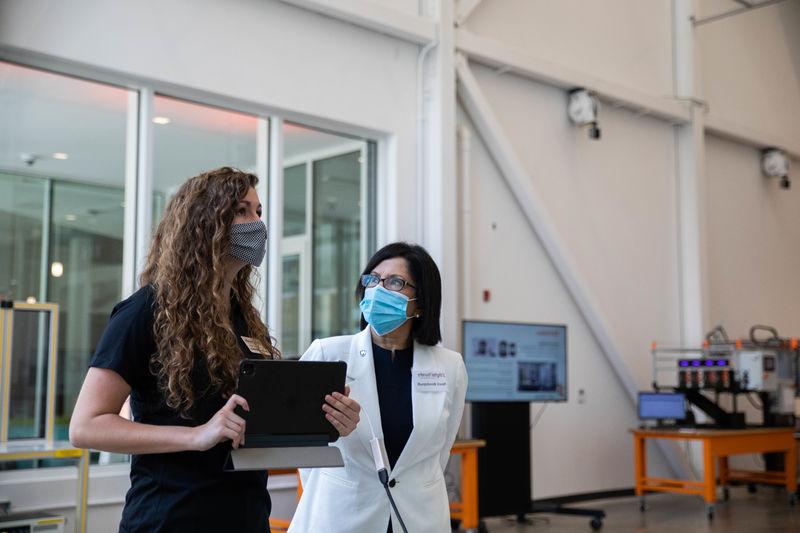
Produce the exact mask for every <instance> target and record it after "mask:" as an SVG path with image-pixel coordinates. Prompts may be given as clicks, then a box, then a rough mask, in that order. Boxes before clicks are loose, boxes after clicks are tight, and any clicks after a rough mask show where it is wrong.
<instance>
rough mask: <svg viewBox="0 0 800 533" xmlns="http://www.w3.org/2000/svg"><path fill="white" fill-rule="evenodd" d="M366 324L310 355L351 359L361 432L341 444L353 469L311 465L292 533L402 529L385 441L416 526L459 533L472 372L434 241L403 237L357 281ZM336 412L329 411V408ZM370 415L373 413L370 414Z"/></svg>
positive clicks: (419, 531) (409, 519) (321, 343)
mask: <svg viewBox="0 0 800 533" xmlns="http://www.w3.org/2000/svg"><path fill="white" fill-rule="evenodd" d="M356 297H357V298H358V300H359V301H360V304H359V306H360V308H361V311H362V317H361V325H362V327H363V328H364V329H363V331H361V332H360V333H357V334H355V335H347V336H342V337H332V338H328V339H318V340H316V341H314V342H313V343H312V345H311V346H310V347H309V349H308V351H306V353H305V354H304V355H303V357H302V359H303V360H304V361H345V362H346V363H347V384H348V385H349V387H350V398H352V399H353V400H355V401H357V402H358V403H359V404H360V405H361V413H362V415H363V416H361V421H360V422H359V424H358V426H357V427H356V430H355V431H354V432H353V433H351V434H350V435H348V436H347V437H342V438H340V439H339V440H338V441H336V443H334V445H335V446H337V447H338V448H339V449H340V450H341V452H342V457H343V458H344V467H341V468H318V469H312V470H301V478H302V482H303V496H302V498H301V500H300V503H299V504H298V507H297V511H296V512H295V515H294V518H293V519H292V523H291V527H290V528H289V531H290V532H291V533H339V532H341V533H345V532H346V533H383V532H385V531H390V532H393V533H402V528H401V525H400V522H399V521H398V519H397V516H396V515H395V513H394V512H393V511H392V510H391V506H390V503H389V499H388V496H387V494H386V490H385V488H384V486H383V485H382V484H381V482H380V480H379V479H378V474H377V471H376V467H375V461H374V460H373V454H372V452H371V446H370V441H371V440H372V439H373V437H377V438H379V439H382V440H383V442H384V444H385V447H386V452H387V456H388V460H389V463H390V465H389V466H390V468H389V469H388V470H389V475H388V477H389V483H388V486H389V487H390V489H389V490H390V492H391V494H392V496H393V498H394V501H395V503H396V505H397V509H398V511H399V513H400V515H401V516H402V519H403V522H404V523H405V525H406V527H407V529H408V531H409V533H428V532H429V533H442V532H448V531H450V511H449V503H448V498H447V490H446V487H445V480H444V469H445V466H446V465H447V460H448V458H449V456H450V448H451V447H452V445H453V441H454V440H455V437H456V432H457V431H458V426H459V424H460V422H461V415H462V413H463V410H464V396H465V394H466V388H467V373H466V369H465V367H464V362H463V360H462V358H461V355H460V354H458V353H456V352H453V351H451V350H448V349H446V348H443V347H441V346H437V344H438V343H439V342H440V341H441V333H440V329H439V314H440V309H441V277H440V275H439V269H438V268H437V267H436V263H435V262H434V261H433V259H432V258H431V257H430V255H429V254H428V253H427V252H426V251H425V249H424V248H422V247H420V246H416V245H410V244H406V243H393V244H389V245H387V246H385V247H384V248H382V249H381V250H379V251H378V252H377V253H376V254H375V255H374V256H373V257H372V258H371V259H370V260H369V262H368V263H367V265H366V267H365V268H364V271H363V274H362V276H361V279H360V280H359V283H358V285H357V288H356ZM324 409H326V410H329V408H327V407H324ZM365 419H366V420H365Z"/></svg>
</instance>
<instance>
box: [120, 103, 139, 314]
mask: <svg viewBox="0 0 800 533" xmlns="http://www.w3.org/2000/svg"><path fill="white" fill-rule="evenodd" d="M125 131H126V138H125V209H124V213H125V214H124V223H123V238H122V287H121V291H122V292H121V294H120V299H125V298H127V297H128V296H130V295H131V294H133V292H134V291H135V290H136V246H137V243H136V204H137V202H136V188H137V182H138V180H137V170H136V169H137V166H138V163H137V158H138V153H139V91H137V90H136V89H128V118H127V123H126V130H125Z"/></svg>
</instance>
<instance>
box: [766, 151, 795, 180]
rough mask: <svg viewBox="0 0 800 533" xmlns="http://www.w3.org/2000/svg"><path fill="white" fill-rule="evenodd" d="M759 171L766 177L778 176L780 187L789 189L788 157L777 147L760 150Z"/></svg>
mask: <svg viewBox="0 0 800 533" xmlns="http://www.w3.org/2000/svg"><path fill="white" fill-rule="evenodd" d="M761 171H762V172H763V173H764V175H765V176H766V177H768V178H780V180H781V188H782V189H789V188H791V186H792V181H791V179H789V158H788V157H787V155H786V154H785V153H784V152H783V150H780V149H778V148H767V149H765V150H763V151H762V152H761Z"/></svg>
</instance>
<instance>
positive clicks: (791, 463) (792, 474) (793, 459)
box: [783, 439, 797, 493]
mask: <svg viewBox="0 0 800 533" xmlns="http://www.w3.org/2000/svg"><path fill="white" fill-rule="evenodd" d="M792 441H794V439H792ZM783 467H784V470H785V472H786V490H788V491H789V492H790V493H793V492H797V445H796V444H795V443H794V442H791V443H789V448H788V449H787V450H786V454H785V455H784V457H783Z"/></svg>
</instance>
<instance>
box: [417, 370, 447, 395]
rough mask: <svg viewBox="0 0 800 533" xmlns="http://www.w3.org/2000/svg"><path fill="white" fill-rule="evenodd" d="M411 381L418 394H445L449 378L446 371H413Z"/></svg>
mask: <svg viewBox="0 0 800 533" xmlns="http://www.w3.org/2000/svg"><path fill="white" fill-rule="evenodd" d="M411 380H412V382H413V383H414V390H415V391H417V392H444V391H446V390H447V376H446V375H445V373H444V370H438V369H432V370H414V369H412V370H411Z"/></svg>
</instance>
